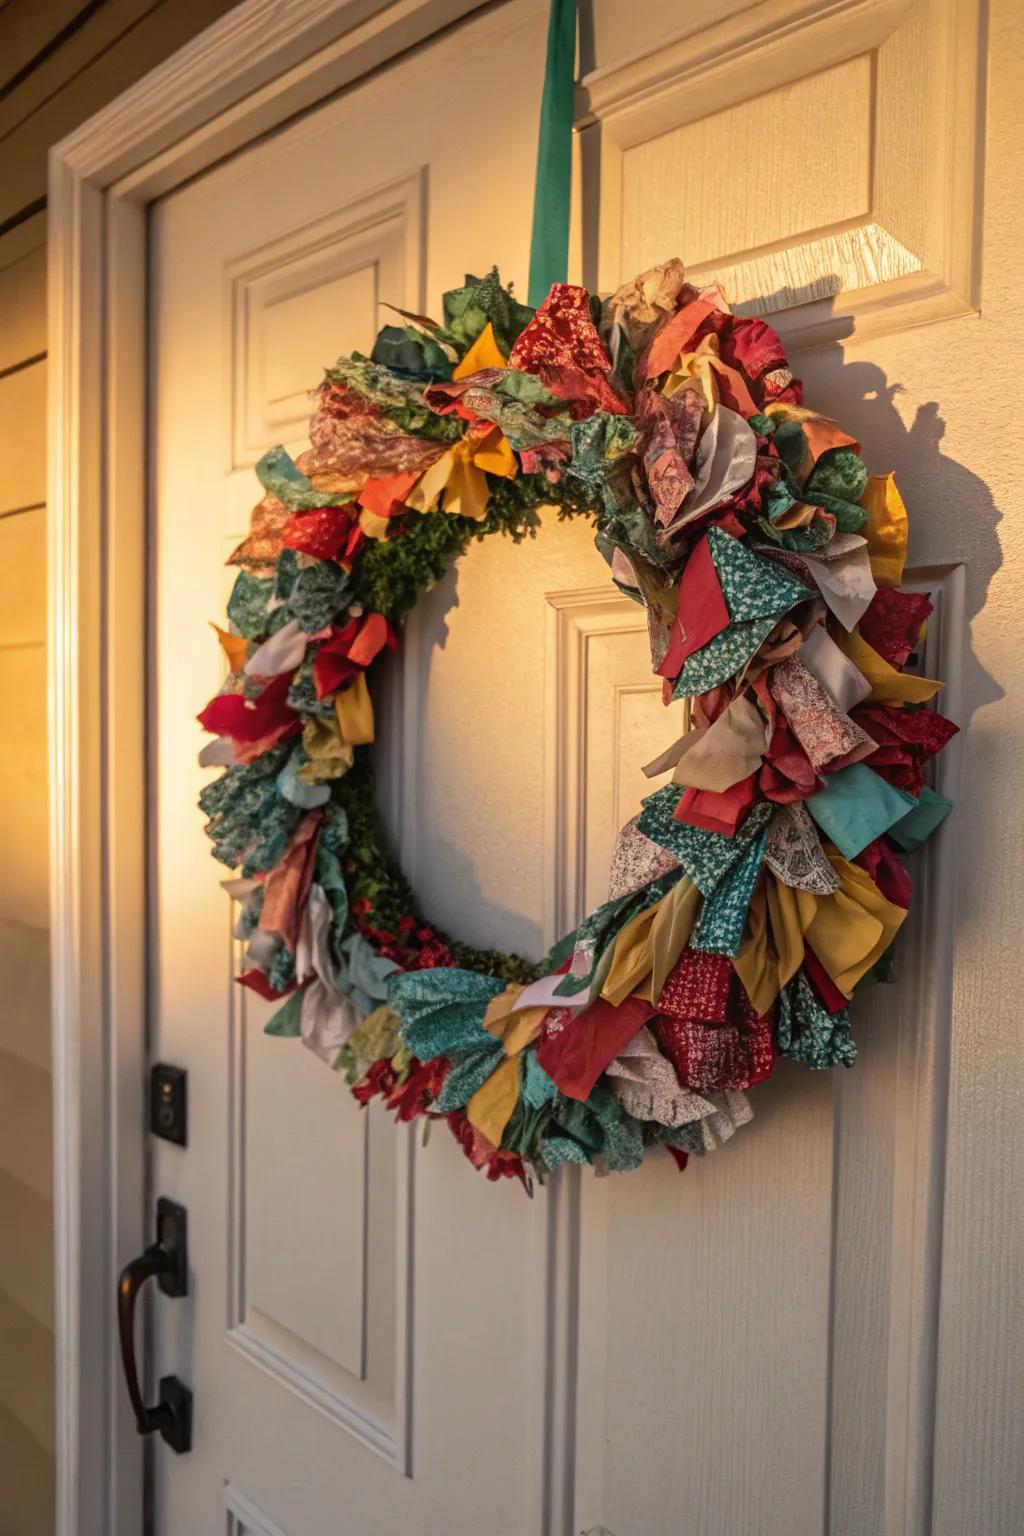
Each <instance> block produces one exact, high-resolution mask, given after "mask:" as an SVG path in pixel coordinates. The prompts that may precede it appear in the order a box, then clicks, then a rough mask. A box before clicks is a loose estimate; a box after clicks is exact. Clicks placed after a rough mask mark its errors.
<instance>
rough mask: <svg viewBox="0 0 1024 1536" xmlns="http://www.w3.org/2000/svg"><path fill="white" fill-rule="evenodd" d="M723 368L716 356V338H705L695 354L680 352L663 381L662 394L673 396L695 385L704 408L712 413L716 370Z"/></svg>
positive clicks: (715, 387) (715, 394)
mask: <svg viewBox="0 0 1024 1536" xmlns="http://www.w3.org/2000/svg"><path fill="white" fill-rule="evenodd" d="M723 366H724V365H723V363H722V360H721V358H720V357H719V356H718V337H717V336H705V337H704V339H703V340H702V341H701V342H700V344H699V346H698V347H697V350H696V351H695V352H680V354H679V356H678V357H677V358H676V361H675V364H674V365H673V368H672V372H671V373H670V374H669V376H668V378H667V379H666V380H665V388H664V391H663V393H664V394H666V395H674V394H676V392H677V391H678V390H680V389H684V388H686V386H688V385H689V386H690V387H692V386H693V385H696V386H697V387H698V388H699V389H700V391H701V393H702V395H703V396H704V405H705V408H706V409H707V410H709V411H713V410H714V409H715V408H716V406H717V405H718V379H717V378H716V376H715V374H716V369H719V368H722V367H723Z"/></svg>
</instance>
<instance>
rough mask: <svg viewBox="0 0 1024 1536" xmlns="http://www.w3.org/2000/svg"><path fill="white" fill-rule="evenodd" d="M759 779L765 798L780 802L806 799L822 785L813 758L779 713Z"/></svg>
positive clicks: (786, 802) (784, 803)
mask: <svg viewBox="0 0 1024 1536" xmlns="http://www.w3.org/2000/svg"><path fill="white" fill-rule="evenodd" d="M759 697H760V695H759ZM757 783H758V788H759V789H760V791H761V793H762V795H763V796H764V798H765V799H766V800H774V802H775V804H776V805H792V804H793V802H794V801H796V800H806V799H807V797H808V795H813V794H814V792H815V791H816V790H817V789H819V788H820V786H821V781H820V779H819V778H818V776H817V774H816V773H815V771H814V769H813V768H812V767H811V762H810V758H809V757H808V756H807V753H806V752H805V751H804V749H803V747H801V745H800V743H799V742H798V741H797V739H796V737H795V736H794V735H793V732H792V731H791V730H790V728H789V722H788V721H787V720H785V719H784V718H783V717H782V716H781V715H777V717H776V720H775V729H774V731H773V732H772V739H771V741H770V742H769V743H768V750H767V752H766V753H765V761H764V763H763V764H762V765H761V768H760V771H759V772H758V775H757Z"/></svg>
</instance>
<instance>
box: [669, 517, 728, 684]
mask: <svg viewBox="0 0 1024 1536" xmlns="http://www.w3.org/2000/svg"><path fill="white" fill-rule="evenodd" d="M729 623H730V618H729V610H728V608H727V607H726V605H725V596H724V594H723V592H722V585H721V582H720V581H719V580H718V572H717V570H716V569H715V562H714V560H712V558H711V546H710V544H709V543H708V541H707V537H706V536H705V537H704V538H702V539H700V540H699V542H698V543H696V544H695V545H694V547H693V549H692V550H691V552H690V558H689V559H688V560H687V562H686V564H685V566H684V567H683V574H682V577H681V578H680V581H679V599H678V608H677V612H676V621H675V623H674V624H673V626H672V632H671V634H670V636H669V642H668V650H667V651H666V652H665V659H664V660H663V661H662V663H661V666H660V667H659V668H658V675H659V677H672V678H675V677H678V676H679V674H680V672H681V671H682V669H683V663H684V662H685V661H686V659H687V657H688V656H692V655H693V652H694V651H699V650H700V648H701V646H702V645H707V643H708V641H709V640H713V639H714V638H715V636H716V635H720V634H721V632H722V630H723V629H727V628H728V626H729Z"/></svg>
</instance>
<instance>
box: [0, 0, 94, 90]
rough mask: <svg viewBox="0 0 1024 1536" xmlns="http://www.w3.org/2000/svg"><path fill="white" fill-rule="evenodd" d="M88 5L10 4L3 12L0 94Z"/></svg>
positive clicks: (64, 1) (65, 0) (50, 0)
mask: <svg viewBox="0 0 1024 1536" xmlns="http://www.w3.org/2000/svg"><path fill="white" fill-rule="evenodd" d="M85 4H86V0H46V4H45V5H40V3H39V0H7V4H6V5H5V6H4V7H3V9H2V10H0V59H2V60H3V63H2V64H0V91H3V90H6V89H7V87H8V85H9V83H10V81H11V80H13V79H14V77H15V75H18V74H20V73H21V72H22V70H24V69H26V68H27V67H28V65H30V64H31V63H32V60H33V59H35V58H38V56H39V54H40V53H42V51H43V50H44V49H45V48H47V47H48V46H49V44H50V42H51V41H52V39H53V38H54V37H56V36H57V34H58V32H62V31H63V30H64V28H65V27H66V26H68V24H69V23H70V22H73V21H74V19H75V17H76V16H77V15H79V13H80V12H81V11H82V10H83V9H84V8H85ZM12 94H13V93H12Z"/></svg>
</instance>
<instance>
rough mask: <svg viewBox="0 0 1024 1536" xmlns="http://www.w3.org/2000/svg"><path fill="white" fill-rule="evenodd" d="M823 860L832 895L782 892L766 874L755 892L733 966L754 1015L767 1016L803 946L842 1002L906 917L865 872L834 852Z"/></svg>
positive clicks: (794, 970) (790, 976) (789, 889)
mask: <svg viewBox="0 0 1024 1536" xmlns="http://www.w3.org/2000/svg"><path fill="white" fill-rule="evenodd" d="M826 854H827V856H828V859H829V861H830V862H831V864H832V866H833V868H834V869H835V871H836V874H837V875H838V876H839V880H840V886H839V890H838V891H834V892H832V893H831V894H830V895H828V896H816V895H814V894H813V893H812V892H811V891H798V890H794V889H793V888H792V887H790V886H787V885H783V884H782V883H781V882H780V881H778V880H776V879H775V878H774V876H773V875H771V874H770V873H765V874H764V875H762V877H761V878H760V879H759V880H758V883H757V886H756V887H755V890H754V895H753V899H752V900H751V903H750V910H749V913H748V915H747V927H746V932H745V933H744V937H743V943H742V944H741V945H740V949H739V953H738V954H737V955H736V958H735V960H734V961H733V964H734V965H735V967H736V973H737V975H738V976H739V978H740V981H741V982H742V983H743V986H744V988H745V989H746V993H747V996H748V997H749V998H750V1001H751V1003H752V1004H753V1006H754V1008H755V1010H756V1011H757V1013H758V1014H759V1015H763V1014H766V1013H767V1012H768V1010H769V1009H770V1008H771V1006H772V1004H773V1003H774V1002H775V999H776V998H777V997H778V995H779V992H780V991H781V990H782V988H783V987H784V986H785V985H786V984H787V982H789V981H791V980H792V979H793V977H794V976H795V975H796V973H797V971H798V970H799V968H800V965H801V963H802V961H803V958H804V948H805V941H806V943H807V944H809V945H810V947H811V949H813V950H814V953H815V954H816V955H817V957H818V959H819V960H820V961H821V963H822V965H823V966H824V967H825V969H826V971H827V972H828V974H829V975H830V976H831V977H832V980H833V981H834V982H835V984H836V986H837V987H838V988H839V990H840V992H842V993H844V994H845V996H846V997H851V996H852V995H853V989H854V987H855V986H856V985H857V983H858V981H860V979H861V977H862V976H863V975H865V973H866V972H867V971H869V970H870V969H871V967H872V966H873V965H874V963H875V961H876V960H877V959H879V957H880V956H881V955H882V953H883V951H884V950H886V949H887V948H888V946H889V945H890V944H891V942H892V940H893V938H894V937H895V935H896V933H897V932H898V930H899V927H900V924H901V923H902V922H903V919H904V918H905V917H906V913H905V912H904V910H903V908H902V907H897V906H895V905H894V903H892V902H890V901H886V899H885V897H884V896H883V895H882V893H881V891H880V890H879V889H878V886H877V885H876V884H875V882H874V881H873V880H872V878H871V876H870V875H869V874H868V873H867V871H866V870H864V869H861V868H860V866H859V865H857V864H851V863H849V862H848V860H846V859H844V858H843V857H842V856H841V855H840V854H839V853H837V852H836V850H835V849H834V848H827V849H826Z"/></svg>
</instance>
